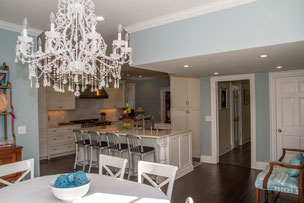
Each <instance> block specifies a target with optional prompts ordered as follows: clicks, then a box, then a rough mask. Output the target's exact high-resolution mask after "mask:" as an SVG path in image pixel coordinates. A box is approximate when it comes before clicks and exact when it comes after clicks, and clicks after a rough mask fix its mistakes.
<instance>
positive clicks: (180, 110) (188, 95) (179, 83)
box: [170, 76, 201, 157]
mask: <svg viewBox="0 0 304 203" xmlns="http://www.w3.org/2000/svg"><path fill="white" fill-rule="evenodd" d="M170 92H171V104H172V107H171V124H172V128H173V129H190V130H192V156H193V157H200V154H201V126H200V122H201V118H200V117H201V116H200V79H198V78H190V77H179V76H170Z"/></svg>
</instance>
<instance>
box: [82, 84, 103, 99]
mask: <svg viewBox="0 0 304 203" xmlns="http://www.w3.org/2000/svg"><path fill="white" fill-rule="evenodd" d="M76 98H77V99H107V98H109V96H108V93H107V92H106V90H105V89H104V88H102V89H101V90H97V91H96V92H95V91H93V92H91V86H88V87H87V89H86V90H85V91H84V92H80V96H79V97H76Z"/></svg>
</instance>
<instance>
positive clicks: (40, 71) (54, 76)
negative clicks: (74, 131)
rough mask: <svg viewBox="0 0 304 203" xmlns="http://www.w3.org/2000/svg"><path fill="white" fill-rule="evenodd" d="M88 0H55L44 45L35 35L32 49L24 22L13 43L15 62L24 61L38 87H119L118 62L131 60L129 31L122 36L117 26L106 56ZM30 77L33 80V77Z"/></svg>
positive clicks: (26, 23) (90, 2) (31, 39)
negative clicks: (56, 5) (40, 80)
mask: <svg viewBox="0 0 304 203" xmlns="http://www.w3.org/2000/svg"><path fill="white" fill-rule="evenodd" d="M94 11H95V5H94V3H93V2H92V0H59V2H58V12H57V14H56V16H55V15H54V14H53V13H51V15H50V21H51V25H50V31H47V32H45V35H46V37H45V49H44V50H42V40H41V39H40V38H39V39H38V50H37V51H35V47H34V41H33V38H32V37H30V36H28V35H27V27H28V22H27V19H26V18H25V19H24V21H23V30H22V33H21V35H20V36H18V40H17V45H16V62H18V61H21V62H22V63H23V64H24V63H28V69H29V79H30V81H31V86H32V83H33V82H34V83H35V87H36V88H39V87H40V84H39V79H40V78H42V79H43V86H44V87H46V86H51V85H52V86H53V88H54V90H55V91H58V92H64V91H65V88H64V87H65V86H67V87H68V91H71V92H74V94H75V96H79V95H80V91H82V92H83V91H84V90H85V89H86V88H87V86H88V85H90V87H91V91H92V92H93V91H97V90H98V89H99V90H101V89H102V88H103V87H109V82H112V81H113V83H114V85H113V86H114V88H118V87H119V80H120V79H121V75H120V72H121V66H122V65H123V64H126V63H129V64H131V62H132V60H131V52H132V49H131V48H130V47H129V46H128V40H129V35H128V33H127V34H126V36H125V40H122V37H121V35H122V26H121V25H119V26H118V39H117V40H114V41H113V44H112V53H111V54H110V55H109V56H107V55H106V49H107V45H106V43H105V41H104V39H103V38H102V37H101V35H100V34H99V33H97V32H96V31H95V27H96V15H95V13H94ZM33 80H34V81H33Z"/></svg>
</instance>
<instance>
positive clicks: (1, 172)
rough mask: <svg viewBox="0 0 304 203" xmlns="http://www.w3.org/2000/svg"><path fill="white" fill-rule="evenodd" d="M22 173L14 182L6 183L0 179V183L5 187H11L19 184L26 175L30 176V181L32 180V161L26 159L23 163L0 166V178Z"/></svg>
mask: <svg viewBox="0 0 304 203" xmlns="http://www.w3.org/2000/svg"><path fill="white" fill-rule="evenodd" d="M18 172H23V174H22V175H21V176H20V177H19V178H18V179H17V180H16V181H15V182H8V181H6V180H3V179H1V178H0V182H1V183H3V184H5V185H13V184H14V183H19V182H20V181H21V180H22V179H23V178H24V177H25V176H26V175H27V174H30V176H31V177H30V179H33V178H34V159H27V160H24V161H18V162H14V163H11V164H5V165H1V166H0V177H2V176H6V175H10V174H14V173H18Z"/></svg>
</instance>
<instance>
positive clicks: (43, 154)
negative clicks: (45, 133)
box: [39, 142, 48, 157]
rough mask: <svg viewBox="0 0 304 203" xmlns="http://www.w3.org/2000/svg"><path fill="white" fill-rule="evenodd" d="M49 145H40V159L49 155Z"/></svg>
mask: <svg viewBox="0 0 304 203" xmlns="http://www.w3.org/2000/svg"><path fill="white" fill-rule="evenodd" d="M47 147H48V145H47V143H46V142H45V143H40V144H39V156H40V157H46V156H47V154H48V148H47Z"/></svg>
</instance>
